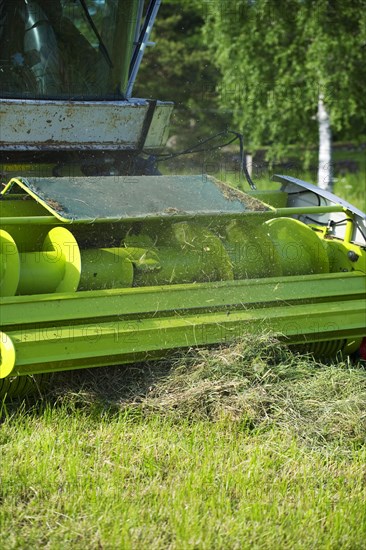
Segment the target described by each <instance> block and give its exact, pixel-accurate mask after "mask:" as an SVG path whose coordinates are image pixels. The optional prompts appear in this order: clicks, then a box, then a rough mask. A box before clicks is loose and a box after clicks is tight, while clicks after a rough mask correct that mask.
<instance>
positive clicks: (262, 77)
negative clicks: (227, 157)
mask: <svg viewBox="0 0 366 550" xmlns="http://www.w3.org/2000/svg"><path fill="white" fill-rule="evenodd" d="M206 6H207V17H206V20H205V37H206V42H207V44H209V45H210V47H211V52H212V56H213V59H214V61H215V62H216V63H217V65H218V66H219V67H220V69H221V79H220V84H219V87H218V94H219V97H220V104H221V107H222V108H223V109H226V110H227V109H230V111H231V113H232V116H233V120H234V122H235V123H236V124H237V125H239V126H240V127H241V128H242V129H243V133H244V134H245V135H246V137H247V139H248V140H249V145H250V148H251V149H252V150H255V149H256V148H258V147H259V146H261V145H265V144H266V145H269V146H270V148H269V153H268V158H269V159H274V158H276V157H278V156H280V155H281V154H283V153H285V152H286V151H287V150H288V148H289V146H290V145H291V144H294V143H297V144H298V143H301V144H303V145H305V146H309V145H311V144H312V143H314V142H315V141H316V134H317V130H318V132H319V138H320V140H319V141H320V147H319V165H320V169H319V180H318V184H319V185H320V186H321V187H323V188H326V189H330V188H331V186H332V178H331V130H333V131H334V132H340V131H344V130H347V129H348V130H349V129H350V126H351V125H352V124H353V123H354V121H355V120H356V121H357V122H358V123H360V121H361V123H364V122H365V121H366V110H365V89H366V64H365V63H364V56H365V53H366V9H365V8H366V2H365V0H348V1H347V2H343V0H278V1H277V2H273V0H237V1H233V2H227V1H225V0H210V1H208V2H206Z"/></svg>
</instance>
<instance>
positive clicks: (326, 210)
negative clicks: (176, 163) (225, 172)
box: [0, 0, 366, 397]
mask: <svg viewBox="0 0 366 550" xmlns="http://www.w3.org/2000/svg"><path fill="white" fill-rule="evenodd" d="M89 4H90V5H91V4H93V10H91V11H90V12H89V9H88V7H87V5H86V4H85V3H84V2H80V3H79V2H76V3H73V9H72V10H70V9H69V6H68V3H67V2H59V1H57V0H53V1H51V2H49V1H48V2H46V1H43V0H37V1H36V0H28V1H27V2H25V1H23V0H16V1H15V0H14V1H13V2H11V3H2V4H1V3H0V12H1V13H0V16H1V20H2V21H5V23H6V24H7V25H10V26H11V25H13V26H11V28H14V29H16V31H15V32H13V33H12V34H11V35H10V34H7V33H5V34H4V35H3V36H0V44H1V45H2V59H1V60H0V65H1V67H0V69H1V74H2V78H3V81H2V92H1V94H0V111H1V117H2V132H1V134H0V152H1V163H2V173H3V174H5V176H4V184H3V189H2V191H1V195H0V308H1V309H0V331H1V332H0V395H1V396H3V395H8V396H9V397H11V396H14V395H23V394H24V393H26V392H27V391H28V390H30V389H32V387H33V386H34V384H35V386H36V387H37V384H40V383H41V382H42V381H44V380H45V378H46V377H47V375H48V373H52V372H55V371H63V370H72V369H80V368H86V367H97V366H105V365H123V364H126V363H131V362H135V361H144V360H151V359H158V358H162V357H165V356H167V355H168V354H169V353H170V352H171V351H172V350H174V349H177V348H189V347H192V346H199V345H210V344H217V343H223V342H224V343H226V342H230V341H232V340H235V339H237V338H240V336H241V335H243V334H247V333H250V334H252V335H253V338H255V337H256V335H257V334H258V333H260V332H261V331H263V330H265V331H271V332H272V333H276V334H278V335H279V337H282V338H284V339H285V341H286V342H288V344H289V345H292V346H295V347H297V348H298V349H305V350H306V351H310V352H313V353H314V354H316V355H321V356H332V355H335V354H337V353H339V352H341V353H344V354H352V353H355V352H358V350H359V349H360V347H361V348H363V346H361V344H362V341H363V338H364V337H365V335H366V298H365V295H366V275H365V274H366V252H365V250H366V238H365V235H366V216H365V214H364V213H362V212H360V211H359V210H357V209H356V208H354V207H353V206H352V205H350V204H348V203H347V202H345V201H343V200H342V199H340V198H339V197H336V196H335V195H332V194H331V193H327V192H324V191H321V190H320V189H318V188H317V187H315V186H314V185H312V184H309V183H306V182H303V181H301V180H298V179H296V178H292V177H289V176H276V180H277V182H278V187H277V189H275V190H273V189H272V190H261V191H258V190H255V189H253V185H251V187H252V188H251V189H250V190H249V192H248V193H244V192H243V191H241V190H238V189H233V188H231V187H230V186H228V185H226V184H224V183H223V182H220V181H218V180H216V179H215V178H213V177H211V176H207V175H198V176H178V175H176V176H162V175H160V174H159V173H158V171H157V169H156V167H155V166H154V163H153V155H156V154H157V153H159V151H161V149H162V148H163V147H164V145H165V141H166V137H167V136H166V133H167V132H166V130H167V128H168V123H169V117H170V113H171V110H172V105H171V104H170V103H164V102H159V101H155V100H145V99H134V98H133V97H132V88H133V83H134V80H135V78H136V74H137V72H138V67H139V64H140V62H141V58H142V53H143V51H144V49H145V47H146V46H147V45H148V43H149V34H150V31H151V27H152V25H153V22H154V19H155V16H156V13H157V11H158V7H159V4H160V2H158V1H154V0H152V1H151V2H150V3H149V4H148V5H147V6H146V5H145V3H144V2H142V1H139V0H127V1H124V2H122V1H115V0H114V1H113V2H112V1H111V0H106V1H105V2H103V3H101V2H88V6H89ZM93 18H94V19H93ZM85 22H86V23H87V25H86V23H85ZM5 28H6V27H5ZM9 28H10V27H9ZM70 44H71V45H72V46H73V47H72V48H70ZM16 60H18V61H19V60H22V63H19V62H17V61H16ZM249 183H251V182H250V181H249ZM32 384H33V386H32ZM33 389H34V387H33Z"/></svg>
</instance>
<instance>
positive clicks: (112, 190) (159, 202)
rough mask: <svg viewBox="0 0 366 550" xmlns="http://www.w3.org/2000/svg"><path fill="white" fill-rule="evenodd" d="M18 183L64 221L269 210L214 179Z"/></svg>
mask: <svg viewBox="0 0 366 550" xmlns="http://www.w3.org/2000/svg"><path fill="white" fill-rule="evenodd" d="M14 185H19V187H20V188H22V189H23V190H24V191H26V192H27V193H28V194H29V195H30V196H32V197H33V198H34V199H35V200H36V201H38V202H39V203H41V204H42V205H43V206H44V207H45V208H46V209H47V210H48V211H49V212H51V213H52V214H53V215H54V216H55V217H56V218H57V219H59V220H61V221H78V220H88V221H89V222H90V221H93V222H94V221H96V220H104V221H108V220H116V219H117V220H124V219H146V218H149V217H159V218H160V217H169V216H172V215H177V214H178V215H179V214H184V215H187V214H188V215H194V216H196V215H200V214H204V215H208V214H211V215H217V214H240V213H243V212H250V211H260V212H263V211H269V210H270V209H269V208H268V207H266V206H264V204H263V203H261V202H260V201H258V200H257V199H254V198H252V197H250V196H249V195H246V194H245V193H242V192H241V191H238V190H236V189H233V188H231V187H229V186H227V185H224V184H223V183H221V182H219V181H217V180H215V178H212V177H210V176H205V175H201V176H173V177H171V176H116V177H111V176H108V177H88V178H85V177H79V178H29V179H24V178H17V179H13V180H11V181H10V183H9V184H8V186H7V187H6V188H5V190H4V194H6V193H7V192H9V191H10V190H11V189H12V187H13V186H14Z"/></svg>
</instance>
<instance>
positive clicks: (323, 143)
mask: <svg viewBox="0 0 366 550" xmlns="http://www.w3.org/2000/svg"><path fill="white" fill-rule="evenodd" d="M318 124H319V165H318V186H319V187H320V188H321V189H326V190H327V191H332V189H333V175H332V131H331V128H330V117H329V113H328V111H327V108H326V106H325V104H324V96H323V94H319V99H318Z"/></svg>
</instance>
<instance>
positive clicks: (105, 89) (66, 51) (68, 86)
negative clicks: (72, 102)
mask: <svg viewBox="0 0 366 550" xmlns="http://www.w3.org/2000/svg"><path fill="white" fill-rule="evenodd" d="M138 6H139V1H138V0H86V1H84V2H82V1H80V0H64V1H61V0H11V1H5V0H0V96H1V97H14V98H17V97H24V98H55V99H58V98H75V99H77V98H82V99H87V98H94V99H109V98H116V97H117V98H121V97H124V96H125V92H126V87H127V79H128V70H129V65H130V60H131V55H132V48H133V42H134V39H135V35H136V29H137V28H138V27H139V25H140V22H139V21H137V13H138V11H139V10H138Z"/></svg>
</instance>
